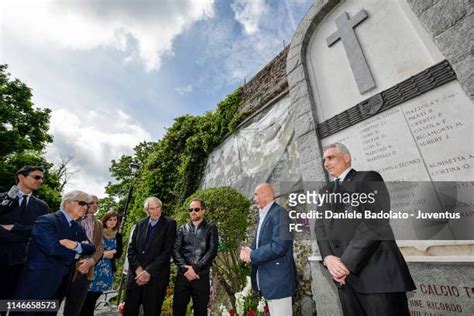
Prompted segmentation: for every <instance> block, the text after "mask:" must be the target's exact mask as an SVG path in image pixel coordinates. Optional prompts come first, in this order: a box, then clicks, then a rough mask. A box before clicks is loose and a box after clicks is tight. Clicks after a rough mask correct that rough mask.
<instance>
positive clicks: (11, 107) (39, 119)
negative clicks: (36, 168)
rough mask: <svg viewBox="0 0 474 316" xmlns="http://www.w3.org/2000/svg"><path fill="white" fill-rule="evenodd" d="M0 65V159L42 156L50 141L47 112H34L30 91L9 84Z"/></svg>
mask: <svg viewBox="0 0 474 316" xmlns="http://www.w3.org/2000/svg"><path fill="white" fill-rule="evenodd" d="M6 70H7V65H0V123H1V124H0V157H2V158H3V157H7V156H8V155H9V154H12V153H17V152H22V151H25V150H35V151H38V152H41V151H42V150H44V149H45V146H46V145H47V144H48V143H50V142H52V141H53V138H52V136H51V135H50V134H48V129H49V118H50V113H51V110H50V109H40V108H34V107H33V102H32V101H31V97H32V93H31V89H30V88H29V87H28V86H26V84H24V83H23V82H21V81H20V80H18V79H15V80H11V79H10V74H9V73H8V72H6Z"/></svg>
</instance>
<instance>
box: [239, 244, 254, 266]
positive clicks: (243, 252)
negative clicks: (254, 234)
mask: <svg viewBox="0 0 474 316" xmlns="http://www.w3.org/2000/svg"><path fill="white" fill-rule="evenodd" d="M251 252H252V249H251V248H249V247H241V248H240V260H242V261H243V262H246V263H250V262H251V258H250V253H251Z"/></svg>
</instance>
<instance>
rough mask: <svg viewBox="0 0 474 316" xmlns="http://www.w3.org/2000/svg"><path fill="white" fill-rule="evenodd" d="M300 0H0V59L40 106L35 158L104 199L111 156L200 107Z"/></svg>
mask: <svg viewBox="0 0 474 316" xmlns="http://www.w3.org/2000/svg"><path fill="white" fill-rule="evenodd" d="M312 2H313V1H312V0H133V1H132V0H30V1H24V0H0V63H2V64H8V66H9V68H8V71H9V72H10V73H11V74H12V77H13V78H18V79H20V80H21V81H23V82H25V83H26V84H27V85H28V86H29V87H30V88H32V89H33V95H34V97H33V102H34V103H35V106H37V107H48V108H50V109H51V110H52V111H53V112H52V117H51V127H50V132H51V134H52V135H53V136H54V142H53V143H52V144H51V145H50V146H48V148H47V152H46V157H47V159H48V160H49V161H52V162H57V161H59V159H60V156H61V155H63V156H72V157H73V160H72V163H73V168H74V169H75V170H77V171H78V172H77V173H76V174H75V175H74V178H73V179H72V181H71V183H70V184H69V186H68V187H67V189H81V190H84V191H87V192H90V193H96V194H98V195H99V196H100V197H103V196H104V186H105V185H106V184H107V182H108V181H110V180H111V178H110V174H109V172H108V168H109V166H110V161H111V160H112V159H117V158H119V157H120V156H121V155H122V154H131V153H132V152H133V147H134V146H135V145H137V144H138V143H140V142H141V141H144V140H152V141H156V140H158V139H160V138H161V137H162V135H163V133H164V131H165V128H167V127H169V126H171V124H172V123H173V119H174V118H176V117H178V116H181V115H184V114H186V113H190V114H202V113H204V112H206V111H208V110H212V109H214V108H215V106H216V104H217V103H218V102H219V101H220V100H222V99H223V98H224V97H225V96H226V95H228V94H229V93H231V92H232V91H233V90H235V89H236V88H237V87H238V86H240V85H241V84H242V83H243V82H244V80H245V79H246V80H247V81H248V80H249V79H250V78H251V77H252V76H253V75H255V74H256V73H257V72H258V71H259V70H260V69H261V68H262V67H263V66H265V65H266V64H267V63H268V62H269V61H270V60H271V59H272V58H273V57H274V56H276V54H278V52H280V51H281V50H282V49H283V45H284V44H283V43H286V44H288V43H289V42H290V41H291V38H292V36H293V32H294V30H295V28H296V27H297V25H298V23H299V21H300V20H301V19H302V17H303V16H304V14H305V13H306V11H307V10H308V9H309V7H310V6H311V4H312Z"/></svg>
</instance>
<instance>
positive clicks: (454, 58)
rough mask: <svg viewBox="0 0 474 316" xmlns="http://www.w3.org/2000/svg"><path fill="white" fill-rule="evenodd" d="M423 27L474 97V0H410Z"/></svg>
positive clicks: (471, 96) (409, 2)
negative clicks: (473, 46)
mask: <svg viewBox="0 0 474 316" xmlns="http://www.w3.org/2000/svg"><path fill="white" fill-rule="evenodd" d="M407 1H408V4H409V5H410V7H411V9H412V10H413V12H414V13H415V14H416V16H417V17H418V18H419V20H420V22H421V24H422V25H423V26H424V28H425V29H426V30H427V31H428V32H429V33H430V34H431V35H432V37H433V40H434V42H435V43H436V45H437V46H438V48H439V49H440V51H441V53H443V55H444V56H445V57H446V59H447V60H448V61H449V63H450V64H451V66H452V67H453V68H454V71H455V72H456V75H457V77H458V80H459V82H461V84H462V86H463V88H464V90H465V91H466V93H467V95H468V96H469V97H470V98H471V99H472V98H474V62H473V50H472V39H473V38H474V14H473V13H474V2H473V1H472V0H456V1H452V0H407Z"/></svg>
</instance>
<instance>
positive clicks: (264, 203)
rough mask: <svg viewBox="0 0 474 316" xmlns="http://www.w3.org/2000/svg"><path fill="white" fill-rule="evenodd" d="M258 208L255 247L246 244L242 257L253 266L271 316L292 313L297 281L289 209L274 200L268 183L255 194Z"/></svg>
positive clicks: (254, 280) (254, 284)
mask: <svg viewBox="0 0 474 316" xmlns="http://www.w3.org/2000/svg"><path fill="white" fill-rule="evenodd" d="M254 200H255V203H256V204H257V205H258V207H259V221H258V227H257V234H256V236H255V239H254V241H253V243H252V247H251V248H249V247H243V248H242V249H241V251H240V259H241V260H242V261H244V262H247V263H250V264H251V266H252V273H251V277H252V287H253V289H254V290H257V291H260V293H261V294H262V296H263V297H264V298H265V300H266V301H267V302H268V307H269V309H270V314H271V315H272V316H280V315H281V316H288V315H293V309H292V296H293V295H294V294H295V292H296V289H297V285H298V281H297V279H298V278H297V273H296V266H295V261H294V260H293V240H292V239H291V235H290V234H289V233H288V232H289V229H288V223H289V220H288V212H287V211H286V210H285V209H284V208H282V207H281V206H280V205H278V204H277V203H276V202H275V193H274V191H273V188H272V186H271V185H270V184H268V183H262V184H260V185H258V186H257V188H256V189H255V193H254Z"/></svg>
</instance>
